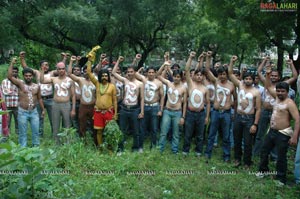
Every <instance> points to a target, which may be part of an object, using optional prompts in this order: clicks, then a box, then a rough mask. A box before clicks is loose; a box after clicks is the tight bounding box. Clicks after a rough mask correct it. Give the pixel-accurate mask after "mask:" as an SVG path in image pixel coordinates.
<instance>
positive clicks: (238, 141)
mask: <svg viewBox="0 0 300 199" xmlns="http://www.w3.org/2000/svg"><path fill="white" fill-rule="evenodd" d="M254 118H255V115H254V114H251V115H241V114H236V118H235V121H234V126H233V134H234V158H235V160H237V161H239V162H240V161H241V158H242V141H243V138H244V163H245V165H248V166H250V165H251V164H252V161H251V157H252V144H253V135H252V134H250V128H251V126H252V125H253V122H254Z"/></svg>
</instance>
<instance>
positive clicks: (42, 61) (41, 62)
mask: <svg viewBox="0 0 300 199" xmlns="http://www.w3.org/2000/svg"><path fill="white" fill-rule="evenodd" d="M45 62H48V61H47V60H41V61H40V66H42V64H43V63H45Z"/></svg>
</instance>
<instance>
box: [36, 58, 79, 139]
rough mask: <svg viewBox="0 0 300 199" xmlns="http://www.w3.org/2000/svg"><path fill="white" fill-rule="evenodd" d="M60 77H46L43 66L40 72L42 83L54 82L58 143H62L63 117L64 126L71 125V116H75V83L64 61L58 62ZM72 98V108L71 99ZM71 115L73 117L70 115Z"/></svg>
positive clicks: (54, 111)
mask: <svg viewBox="0 0 300 199" xmlns="http://www.w3.org/2000/svg"><path fill="white" fill-rule="evenodd" d="M56 68H57V73H58V77H46V76H45V75H44V73H45V71H44V68H42V70H41V72H40V82H41V83H42V84H50V83H51V84H52V85H53V87H54V97H53V106H52V122H53V124H52V125H53V136H54V139H55V141H56V144H60V140H59V137H58V135H57V134H58V133H59V129H60V121H61V117H62V119H63V125H64V128H70V127H71V117H72V118H73V117H74V116H75V104H76V97H75V85H74V82H73V80H72V79H71V78H69V77H67V74H66V66H65V64H64V63H63V62H58V63H57V64H56ZM71 100H72V108H71V103H70V101H71ZM70 116H71V117H70Z"/></svg>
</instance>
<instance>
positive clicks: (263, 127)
mask: <svg viewBox="0 0 300 199" xmlns="http://www.w3.org/2000/svg"><path fill="white" fill-rule="evenodd" d="M271 115H272V110H267V109H262V111H261V114H260V118H259V122H258V128H257V134H256V137H255V144H254V147H253V151H252V154H253V156H259V155H260V152H261V148H262V145H263V142H264V137H265V135H266V133H267V130H268V128H269V126H270V120H271ZM271 156H272V157H274V158H276V156H277V155H276V148H274V149H273V150H272V152H271Z"/></svg>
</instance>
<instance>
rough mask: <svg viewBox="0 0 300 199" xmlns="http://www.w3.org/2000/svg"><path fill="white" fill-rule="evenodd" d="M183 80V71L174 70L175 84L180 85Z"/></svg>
mask: <svg viewBox="0 0 300 199" xmlns="http://www.w3.org/2000/svg"><path fill="white" fill-rule="evenodd" d="M181 79H182V71H181V70H174V71H173V80H174V83H175V84H179V83H180V81H181Z"/></svg>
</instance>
